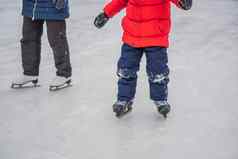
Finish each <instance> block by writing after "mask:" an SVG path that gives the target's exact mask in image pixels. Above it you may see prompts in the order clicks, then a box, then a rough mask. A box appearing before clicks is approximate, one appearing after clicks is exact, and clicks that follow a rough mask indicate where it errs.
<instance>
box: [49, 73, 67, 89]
mask: <svg viewBox="0 0 238 159" xmlns="http://www.w3.org/2000/svg"><path fill="white" fill-rule="evenodd" d="M70 86H72V85H71V78H65V77H60V76H56V78H55V79H54V80H53V81H52V83H51V84H50V87H49V90H50V91H58V90H61V89H64V88H67V87H70Z"/></svg>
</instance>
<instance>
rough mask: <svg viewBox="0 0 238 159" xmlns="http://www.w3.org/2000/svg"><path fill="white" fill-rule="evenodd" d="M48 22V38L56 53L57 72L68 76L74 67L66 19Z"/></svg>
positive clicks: (58, 74) (59, 74)
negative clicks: (72, 66)
mask: <svg viewBox="0 0 238 159" xmlns="http://www.w3.org/2000/svg"><path fill="white" fill-rule="evenodd" d="M46 23H47V35H48V40H49V43H50V46H51V48H52V50H53V53H54V60H55V67H56V69H57V72H56V74H57V76H62V77H66V78H68V77H70V76H71V74H72V68H71V64H70V54H69V46H68V41H67V36H66V22H65V20H58V21H56V20H55V21H53V20H50V21H47V22H46Z"/></svg>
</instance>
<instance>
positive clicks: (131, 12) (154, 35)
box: [104, 0, 179, 47]
mask: <svg viewBox="0 0 238 159" xmlns="http://www.w3.org/2000/svg"><path fill="white" fill-rule="evenodd" d="M170 2H173V3H174V4H176V5H177V6H179V5H178V2H179V0H112V1H111V2H110V3H108V4H107V5H106V6H105V8H104V12H105V14H106V15H107V16H108V17H113V16H114V15H115V14H116V13H118V12H119V11H121V10H122V9H124V8H126V16H125V17H124V18H123V20H122V27H123V30H124V33H123V37H122V40H123V42H125V43H127V44H129V45H131V46H134V47H149V46H161V47H168V46H169V40H168V37H169V32H170V27H171V18H170Z"/></svg>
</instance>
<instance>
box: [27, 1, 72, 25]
mask: <svg viewBox="0 0 238 159" xmlns="http://www.w3.org/2000/svg"><path fill="white" fill-rule="evenodd" d="M65 2H66V5H65V7H64V8H63V9H56V6H55V4H53V0H23V5H22V6H23V8H22V15H23V16H26V17H30V18H32V19H33V20H64V19H65V18H68V17H69V3H68V0H65Z"/></svg>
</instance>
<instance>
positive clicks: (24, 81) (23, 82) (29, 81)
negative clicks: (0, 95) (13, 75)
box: [11, 75, 39, 89]
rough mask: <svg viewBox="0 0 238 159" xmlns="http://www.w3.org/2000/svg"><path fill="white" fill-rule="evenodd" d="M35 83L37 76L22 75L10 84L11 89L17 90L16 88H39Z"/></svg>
mask: <svg viewBox="0 0 238 159" xmlns="http://www.w3.org/2000/svg"><path fill="white" fill-rule="evenodd" d="M37 83H38V76H27V75H22V76H21V77H19V78H18V79H16V80H15V81H13V82H12V85H11V88H13V89H18V88H31V87H39V85H37Z"/></svg>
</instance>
